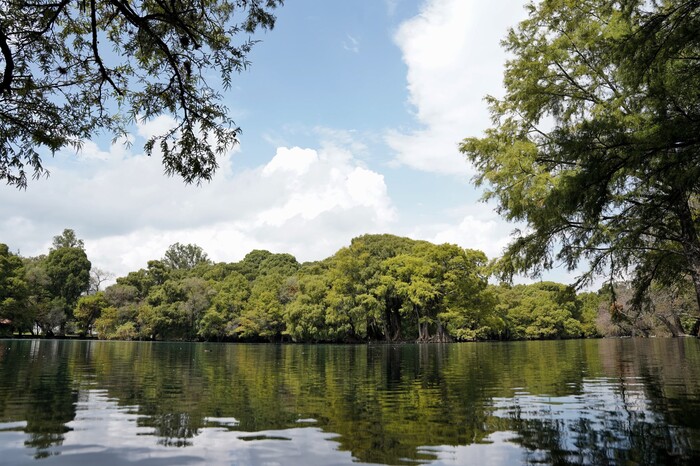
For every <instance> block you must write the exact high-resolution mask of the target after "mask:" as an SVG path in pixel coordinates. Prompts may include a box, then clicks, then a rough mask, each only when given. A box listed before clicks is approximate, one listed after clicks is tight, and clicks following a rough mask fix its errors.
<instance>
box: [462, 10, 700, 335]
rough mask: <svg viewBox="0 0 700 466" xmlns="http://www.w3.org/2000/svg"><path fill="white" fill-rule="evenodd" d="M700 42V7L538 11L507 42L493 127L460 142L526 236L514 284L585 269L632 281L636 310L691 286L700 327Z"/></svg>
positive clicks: (514, 256)
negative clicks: (525, 275)
mask: <svg viewBox="0 0 700 466" xmlns="http://www.w3.org/2000/svg"><path fill="white" fill-rule="evenodd" d="M698 31H700V2H697V1H686V0H659V1H642V0H623V1H612V0H581V1H570V0H543V1H541V2H533V3H531V4H530V5H529V17H528V18H527V19H526V20H524V21H523V22H521V23H520V25H519V26H518V27H517V28H515V29H513V30H511V31H510V33H509V35H508V36H507V38H506V39H505V41H504V45H505V47H506V48H507V50H508V51H509V52H510V53H512V56H513V58H512V59H511V60H510V61H509V62H508V63H507V65H506V71H505V77H504V84H505V88H506V94H505V96H504V97H503V99H500V100H499V99H495V98H490V99H489V102H490V106H491V113H492V117H493V127H492V128H491V129H489V130H487V131H486V134H485V135H484V137H482V138H468V139H466V140H465V141H464V142H463V144H462V151H463V152H464V153H465V154H466V155H467V157H468V159H469V160H471V161H472V162H473V163H474V164H475V166H476V168H477V170H478V175H477V177H476V182H477V184H484V185H485V186H487V188H488V190H487V191H486V195H485V197H486V199H493V200H495V201H496V202H497V203H498V210H499V212H500V213H501V214H502V215H503V216H504V217H505V218H507V219H509V220H515V221H521V222H524V223H525V224H526V225H527V227H526V228H524V229H523V230H522V231H521V232H520V233H519V234H517V235H516V237H515V238H514V241H513V242H512V243H511V244H510V246H509V248H508V249H507V251H506V253H505V255H504V257H502V258H501V259H500V261H499V265H500V270H501V272H503V274H504V275H506V276H511V275H512V274H513V273H517V272H530V273H533V274H535V275H536V274H538V273H539V272H541V271H542V270H545V269H549V268H552V267H553V266H555V265H558V264H565V265H566V266H568V267H569V269H571V270H573V269H575V268H576V267H577V266H579V265H580V264H581V262H588V267H589V268H588V272H587V274H586V275H584V276H583V277H582V278H583V280H584V281H585V280H587V279H591V278H592V277H594V276H596V275H600V274H604V275H607V276H608V277H609V278H610V280H611V281H612V280H629V279H632V280H631V283H630V285H631V289H632V290H633V293H632V295H631V296H630V299H629V306H628V307H631V308H634V310H633V313H638V312H642V311H643V307H644V305H645V302H648V301H649V294H650V292H653V291H654V288H655V287H661V288H664V287H666V288H668V287H679V286H681V287H682V286H684V285H683V284H684V283H687V282H689V283H691V285H692V286H691V288H692V290H693V292H694V295H695V299H696V303H695V306H694V307H695V317H696V319H697V318H698V315H699V314H698V309H699V304H700V239H699V236H698V232H699V231H700V222H699V219H700V204H699V199H700V197H699V195H700V34H698ZM614 289H615V288H614V287H611V288H610V290H612V291H614ZM698 322H700V320H699V321H698ZM697 329H698V325H696V332H697Z"/></svg>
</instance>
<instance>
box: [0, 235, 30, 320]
mask: <svg viewBox="0 0 700 466" xmlns="http://www.w3.org/2000/svg"><path fill="white" fill-rule="evenodd" d="M28 297H29V290H28V289H27V283H26V282H25V280H24V264H23V263H22V259H21V258H20V257H19V256H17V255H15V254H12V253H11V252H10V249H9V248H8V247H7V245H6V244H3V243H0V321H4V322H2V324H0V333H1V332H2V330H3V328H7V329H9V330H10V332H12V331H19V332H22V331H26V330H31V328H32V324H33V319H32V317H31V315H30V314H29V313H28V312H27V307H28V306H27V304H28V302H27V301H28Z"/></svg>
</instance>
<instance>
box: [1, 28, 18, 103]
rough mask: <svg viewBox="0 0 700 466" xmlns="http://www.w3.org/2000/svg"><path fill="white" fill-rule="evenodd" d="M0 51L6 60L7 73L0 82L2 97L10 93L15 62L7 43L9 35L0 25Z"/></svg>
mask: <svg viewBox="0 0 700 466" xmlns="http://www.w3.org/2000/svg"><path fill="white" fill-rule="evenodd" d="M0 50H1V51H2V56H3V58H4V59H5V72H4V73H3V75H2V82H0V95H2V94H5V93H9V92H10V86H11V85H12V77H13V73H14V70H15V61H14V60H13V58H12V50H11V49H10V46H9V45H8V43H7V34H5V30H4V29H3V28H2V26H1V25H0Z"/></svg>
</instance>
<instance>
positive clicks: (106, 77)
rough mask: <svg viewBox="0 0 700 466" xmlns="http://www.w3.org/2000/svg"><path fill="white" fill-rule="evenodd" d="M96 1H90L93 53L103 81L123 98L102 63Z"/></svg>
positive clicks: (121, 92) (122, 93)
mask: <svg viewBox="0 0 700 466" xmlns="http://www.w3.org/2000/svg"><path fill="white" fill-rule="evenodd" d="M95 10H96V7H95V0H90V28H91V29H92V53H93V57H94V58H95V62H96V63H97V66H98V67H99V68H100V75H101V76H102V80H103V81H107V82H108V83H109V84H110V85H111V86H112V88H113V89H114V90H115V91H116V92H117V94H119V95H121V96H123V95H124V92H123V91H122V90H121V89H119V87H117V85H116V84H115V83H114V81H113V80H112V77H111V76H110V75H109V73H108V72H107V69H106V68H105V66H104V63H102V58H101V57H100V51H99V48H98V47H97V14H96V11H95ZM101 93H102V85H100V94H101Z"/></svg>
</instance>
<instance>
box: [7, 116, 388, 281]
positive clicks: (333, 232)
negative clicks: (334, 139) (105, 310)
mask: <svg viewBox="0 0 700 466" xmlns="http://www.w3.org/2000/svg"><path fill="white" fill-rule="evenodd" d="M160 123H163V122H160ZM160 123H159V124H158V126H159V127H160V128H162V126H161V124H160ZM153 130H154V128H152V127H149V128H144V127H140V130H139V134H140V135H143V136H146V135H148V134H151V132H152V131H153ZM124 150H125V149H123V147H122V146H121V145H119V147H117V146H112V147H111V148H110V149H109V151H103V150H101V149H100V148H99V147H98V146H97V145H95V144H92V143H90V144H86V145H85V146H84V148H83V152H84V155H83V157H84V158H86V159H90V163H82V164H81V165H80V167H79V168H80V169H79V170H78V169H76V166H75V164H70V163H69V164H68V168H66V167H65V164H64V166H58V165H57V166H55V167H51V177H50V178H49V179H47V180H38V181H35V182H33V183H32V184H31V185H30V186H29V188H28V189H27V191H17V190H16V189H13V188H11V187H7V186H4V187H0V190H2V191H1V192H0V196H1V197H2V199H3V202H1V203H0V219H1V220H0V238H1V239H0V241H2V242H5V243H7V244H8V245H9V246H10V248H11V249H12V250H17V249H19V250H20V252H21V253H22V255H25V256H29V255H35V254H41V253H46V252H47V251H48V247H49V245H50V242H51V238H52V236H53V235H57V234H59V233H60V232H61V231H62V230H63V229H64V228H73V229H74V230H75V231H76V233H77V234H78V236H79V237H81V238H83V239H84V240H85V245H86V249H87V252H88V256H89V257H90V259H91V260H92V262H93V265H94V266H95V267H99V268H101V269H103V270H108V271H111V272H114V273H116V274H117V275H118V276H119V275H123V274H125V273H127V272H129V271H132V270H136V269H138V268H140V267H144V266H145V265H146V262H147V261H148V260H150V259H157V258H159V257H162V255H163V253H164V252H165V250H166V248H167V247H168V246H169V245H170V244H172V243H175V242H181V243H196V244H199V245H200V246H202V247H203V248H204V250H205V251H206V252H207V253H208V254H209V256H210V257H211V258H212V259H213V260H216V261H237V260H240V259H241V258H242V257H243V256H244V255H245V254H247V253H248V252H250V251H251V250H252V249H255V248H264V249H269V250H272V251H275V252H289V253H292V254H294V255H296V256H297V258H298V259H299V260H302V261H304V260H317V259H322V258H325V257H327V256H329V255H331V254H333V253H334V252H335V251H336V250H338V249H339V248H340V247H342V246H345V245H346V244H348V243H349V241H350V239H352V238H353V237H354V236H358V235H360V234H364V233H368V232H384V231H387V229H388V228H389V226H390V225H391V224H392V223H393V222H394V221H395V219H396V211H395V208H394V206H393V205H392V202H391V200H390V199H389V196H388V194H387V188H386V184H385V181H384V177H383V175H381V174H379V173H376V172H374V171H372V170H369V169H368V168H366V167H365V166H364V164H363V163H362V162H361V161H359V160H357V159H356V158H355V156H354V154H353V153H352V152H351V151H350V150H349V149H347V148H341V147H338V146H337V145H334V144H331V143H324V144H322V145H321V147H320V148H318V149H309V148H299V147H291V148H287V147H279V148H278V149H277V151H276V154H275V155H274V157H272V158H271V160H270V161H269V162H268V163H267V164H265V165H262V166H259V167H257V168H255V169H251V170H246V171H237V172H234V171H233V170H232V169H231V165H232V160H231V157H232V155H231V154H229V155H227V156H226V157H223V158H222V159H221V160H220V162H221V169H220V170H219V172H218V173H217V175H216V176H215V178H214V179H213V180H212V181H211V182H210V183H206V184H204V185H202V186H200V187H197V186H187V185H184V184H183V183H182V181H181V180H180V179H179V178H167V177H165V176H164V175H163V168H162V166H161V160H160V158H159V157H156V156H153V157H146V156H144V155H142V154H133V153H128V154H122V156H120V157H115V156H111V155H110V154H120V153H121V152H120V151H124ZM90 151H92V153H90Z"/></svg>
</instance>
